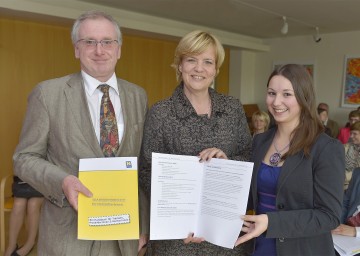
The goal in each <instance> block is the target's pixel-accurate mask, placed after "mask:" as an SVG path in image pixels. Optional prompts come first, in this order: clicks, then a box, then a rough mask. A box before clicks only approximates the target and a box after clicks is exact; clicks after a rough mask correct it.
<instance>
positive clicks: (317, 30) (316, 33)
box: [314, 27, 321, 43]
mask: <svg viewBox="0 0 360 256" xmlns="http://www.w3.org/2000/svg"><path fill="white" fill-rule="evenodd" d="M314 41H315V43H318V42H320V41H321V36H320V33H319V27H316V28H315V34H314Z"/></svg>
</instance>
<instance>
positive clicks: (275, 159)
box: [269, 141, 290, 166]
mask: <svg viewBox="0 0 360 256" xmlns="http://www.w3.org/2000/svg"><path fill="white" fill-rule="evenodd" d="M289 145H290V143H289V144H287V145H286V146H285V147H284V148H283V149H282V150H278V149H277V147H276V143H275V141H274V148H275V150H276V152H275V153H274V154H272V155H271V156H270V158H269V162H270V164H271V165H272V166H278V164H279V162H280V160H281V152H283V151H284V150H285V149H287V148H288V147H289Z"/></svg>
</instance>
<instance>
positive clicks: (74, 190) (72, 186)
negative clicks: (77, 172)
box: [62, 175, 93, 211]
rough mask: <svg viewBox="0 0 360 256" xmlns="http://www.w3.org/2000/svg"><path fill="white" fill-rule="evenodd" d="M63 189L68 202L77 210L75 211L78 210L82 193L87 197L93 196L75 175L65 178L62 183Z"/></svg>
mask: <svg viewBox="0 0 360 256" xmlns="http://www.w3.org/2000/svg"><path fill="white" fill-rule="evenodd" d="M62 189H63V191H64V194H65V196H66V198H67V200H68V201H69V203H70V205H71V206H72V207H73V208H74V209H75V211H77V210H78V195H79V193H82V194H83V195H85V196H87V197H92V196H93V195H92V193H91V192H90V190H89V189H87V188H86V187H85V186H84V185H83V184H82V183H81V181H80V180H79V179H78V178H77V177H75V176H74V175H69V176H66V177H65V179H64V180H63V183H62Z"/></svg>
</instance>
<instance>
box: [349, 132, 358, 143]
mask: <svg viewBox="0 0 360 256" xmlns="http://www.w3.org/2000/svg"><path fill="white" fill-rule="evenodd" d="M350 138H351V139H352V142H353V143H354V144H355V145H360V131H358V130H352V131H350Z"/></svg>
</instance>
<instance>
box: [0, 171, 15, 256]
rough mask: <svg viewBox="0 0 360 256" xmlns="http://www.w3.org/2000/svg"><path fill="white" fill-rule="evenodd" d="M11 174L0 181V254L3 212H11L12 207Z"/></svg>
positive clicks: (3, 222) (3, 249)
mask: <svg viewBox="0 0 360 256" xmlns="http://www.w3.org/2000/svg"><path fill="white" fill-rule="evenodd" d="M12 177H13V175H12V174H8V175H6V176H5V177H3V178H2V179H1V183H0V193H1V194H0V254H1V255H3V254H4V252H5V229H6V225H5V214H6V212H11V209H12V207H13V203H14V200H13V197H12V196H11V188H10V186H11V184H12V181H13V179H12Z"/></svg>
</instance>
